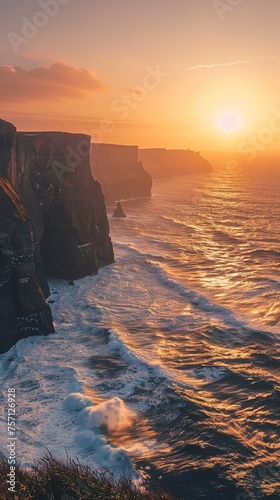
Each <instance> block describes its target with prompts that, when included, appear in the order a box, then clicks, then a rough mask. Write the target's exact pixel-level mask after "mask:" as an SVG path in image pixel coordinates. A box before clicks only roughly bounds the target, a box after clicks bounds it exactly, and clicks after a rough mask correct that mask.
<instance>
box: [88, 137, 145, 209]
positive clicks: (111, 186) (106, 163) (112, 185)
mask: <svg viewBox="0 0 280 500" xmlns="http://www.w3.org/2000/svg"><path fill="white" fill-rule="evenodd" d="M91 171H92V175H93V177H94V178H95V179H97V180H98V181H99V182H100V184H101V186H102V191H103V193H104V196H105V200H106V204H107V205H110V204H113V203H115V202H116V201H119V200H123V199H131V198H144V197H150V196H151V190H152V185H153V181H152V178H151V176H150V175H149V174H148V172H146V170H145V169H144V167H143V164H142V163H141V162H140V161H138V146H121V145H116V144H92V145H91Z"/></svg>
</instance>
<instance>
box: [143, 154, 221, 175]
mask: <svg viewBox="0 0 280 500" xmlns="http://www.w3.org/2000/svg"><path fill="white" fill-rule="evenodd" d="M138 156H139V159H140V160H141V161H142V162H143V164H144V167H145V169H146V170H147V171H148V172H149V174H151V176H152V177H153V178H159V177H169V176H173V175H194V174H206V173H209V172H212V171H213V167H212V165H211V164H210V163H209V162H208V161H207V160H206V159H205V158H203V157H202V156H201V155H200V154H199V153H198V152H196V153H195V152H194V151H191V150H190V149H170V150H168V149H163V148H162V149H156V148H155V149H139V153H138Z"/></svg>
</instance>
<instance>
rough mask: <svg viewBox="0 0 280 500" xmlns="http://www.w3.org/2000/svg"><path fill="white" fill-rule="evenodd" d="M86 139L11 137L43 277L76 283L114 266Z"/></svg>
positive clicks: (42, 135) (48, 135)
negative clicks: (43, 271) (14, 144)
mask: <svg viewBox="0 0 280 500" xmlns="http://www.w3.org/2000/svg"><path fill="white" fill-rule="evenodd" d="M89 152H90V137H89V136H86V135H82V134H68V133H64V132H41V133H30V134H28V133H18V134H17V186H18V190H19V192H20V193H21V196H22V200H23V202H24V204H25V206H26V207H27V210H28V213H30V215H31V218H32V220H33V223H34V233H35V241H36V243H38V244H40V241H41V253H42V257H43V261H44V267H45V270H46V272H47V273H48V274H50V275H52V276H54V277H58V278H63V279H67V280H68V279H69V280H73V279H79V278H82V277H84V276H87V275H89V274H96V273H97V271H98V269H100V268H101V267H103V266H106V265H108V264H111V263H112V262H114V254H113V247H112V243H111V239H110V237H109V223H108V218H107V213H106V207H105V203H104V196H103V194H102V190H101V186H100V184H99V183H98V182H97V181H95V180H94V179H93V177H92V175H91V172H90V165H89Z"/></svg>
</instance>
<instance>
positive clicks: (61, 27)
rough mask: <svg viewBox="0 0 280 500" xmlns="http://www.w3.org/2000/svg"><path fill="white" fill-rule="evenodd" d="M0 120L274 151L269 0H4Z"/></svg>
mask: <svg viewBox="0 0 280 500" xmlns="http://www.w3.org/2000/svg"><path fill="white" fill-rule="evenodd" d="M0 8H1V11H0V12H1V16H0V36H1V45H0V117H1V118H2V119H5V120H8V121H11V122H12V123H14V124H15V126H16V127H17V128H18V130H22V131H26V130H29V131H31V130H32V131H37V130H38V131H39V130H40V131H42V130H62V131H69V132H80V133H87V134H90V135H91V136H92V140H93V142H105V143H116V144H137V145H138V146H139V147H142V148H146V147H166V148H182V149H184V148H190V149H194V150H200V151H201V150H202V151H203V150H228V149H231V150H242V149H243V150H249V149H250V148H251V147H254V148H255V149H258V148H259V150H263V149H270V150H278V149H279V147H280V141H279V138H280V92H279V76H280V51H279V48H280V29H279V19H280V2H279V1H277V0H225V1H220V0H141V1H140V0H21V1H20V2H19V0H0Z"/></svg>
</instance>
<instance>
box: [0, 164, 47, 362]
mask: <svg viewBox="0 0 280 500" xmlns="http://www.w3.org/2000/svg"><path fill="white" fill-rule="evenodd" d="M7 157H8V156H7ZM34 253H35V243H34V238H33V231H32V223H31V221H30V220H29V219H28V217H27V214H26V211H25V210H24V208H23V206H22V205H21V203H20V199H19V196H18V195H17V193H16V192H15V191H14V189H13V187H12V185H11V184H10V183H9V182H8V181H7V180H6V179H4V178H3V177H1V176H0V353H3V352H6V351H7V350H8V349H10V347H12V346H13V345H14V344H15V343H16V342H17V341H18V340H20V339H22V338H26V337H29V336H32V335H47V334H49V333H53V332H54V327H53V323H52V314H51V310H50V306H49V305H48V304H47V303H46V301H45V298H44V295H43V292H42V290H41V288H40V287H39V285H38V283H37V280H36V270H35V264H34Z"/></svg>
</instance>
